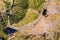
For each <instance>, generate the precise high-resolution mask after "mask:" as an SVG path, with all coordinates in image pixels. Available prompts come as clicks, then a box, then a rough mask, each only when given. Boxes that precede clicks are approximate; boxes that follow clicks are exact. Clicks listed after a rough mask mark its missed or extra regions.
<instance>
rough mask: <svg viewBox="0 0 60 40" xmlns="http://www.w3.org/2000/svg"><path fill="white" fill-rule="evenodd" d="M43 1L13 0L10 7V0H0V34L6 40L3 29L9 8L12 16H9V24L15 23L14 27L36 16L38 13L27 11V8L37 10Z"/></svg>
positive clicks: (22, 24) (31, 20)
mask: <svg viewBox="0 0 60 40" xmlns="http://www.w3.org/2000/svg"><path fill="white" fill-rule="evenodd" d="M32 2H33V3H32ZM44 2H45V0H32V1H31V0H30V1H29V0H14V5H13V8H12V9H11V7H12V0H0V5H1V6H0V35H2V36H3V37H4V38H5V39H6V40H7V35H6V34H5V33H4V31H3V30H4V29H5V28H6V27H7V23H8V15H9V14H10V10H11V11H12V16H11V17H10V23H11V25H13V26H14V24H17V25H16V26H14V27H17V26H18V27H21V26H24V25H26V24H28V23H31V22H33V21H34V20H35V19H37V18H38V15H39V13H38V14H37V13H27V11H28V9H29V8H32V9H34V10H35V9H38V10H39V8H40V5H42V4H43V3H44ZM39 11H40V10H39ZM3 34H4V35H3Z"/></svg>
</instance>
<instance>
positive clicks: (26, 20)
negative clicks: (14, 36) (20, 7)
mask: <svg viewBox="0 0 60 40" xmlns="http://www.w3.org/2000/svg"><path fill="white" fill-rule="evenodd" d="M37 17H38V14H35V13H27V14H26V16H25V17H24V19H23V20H21V21H20V22H19V23H18V24H13V26H14V27H22V26H24V25H26V24H28V23H30V22H33V21H34V20H35V19H37Z"/></svg>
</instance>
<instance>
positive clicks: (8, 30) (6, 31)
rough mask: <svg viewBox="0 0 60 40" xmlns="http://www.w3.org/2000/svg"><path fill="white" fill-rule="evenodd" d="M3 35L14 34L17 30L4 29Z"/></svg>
mask: <svg viewBox="0 0 60 40" xmlns="http://www.w3.org/2000/svg"><path fill="white" fill-rule="evenodd" d="M3 31H4V33H6V34H7V35H8V34H13V33H14V32H16V31H17V30H15V29H13V28H9V27H7V28H6V29H4V30H3Z"/></svg>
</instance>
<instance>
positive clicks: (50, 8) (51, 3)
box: [10, 0, 60, 34]
mask: <svg viewBox="0 0 60 40" xmlns="http://www.w3.org/2000/svg"><path fill="white" fill-rule="evenodd" d="M45 9H47V15H46V16H47V17H45V16H43V15H41V16H40V17H39V18H38V21H37V23H36V24H35V25H34V28H32V29H31V30H30V31H29V33H33V34H40V33H41V34H42V33H44V32H46V33H47V32H50V31H52V30H53V29H54V28H55V26H56V25H57V24H58V22H59V20H60V14H59V13H60V12H59V11H58V9H57V5H56V0H48V2H47V4H46V6H45ZM34 23H35V22H34ZM28 25H33V23H30V24H28ZM28 25H26V26H25V27H22V28H13V27H11V26H10V28H13V29H16V30H18V31H21V30H24V29H26V28H28V27H29V26H28Z"/></svg>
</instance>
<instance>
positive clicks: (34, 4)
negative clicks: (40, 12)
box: [29, 0, 45, 9]
mask: <svg viewBox="0 0 60 40" xmlns="http://www.w3.org/2000/svg"><path fill="white" fill-rule="evenodd" d="M43 3H45V0H30V1H29V6H30V7H31V8H33V9H39V7H40V6H41V5H42V4H43Z"/></svg>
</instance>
